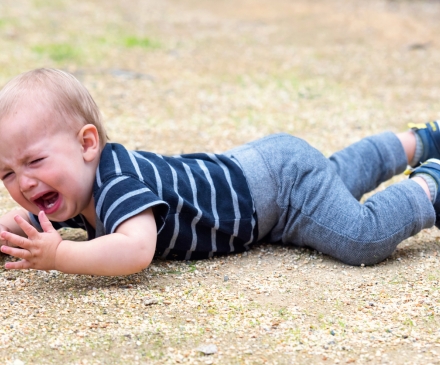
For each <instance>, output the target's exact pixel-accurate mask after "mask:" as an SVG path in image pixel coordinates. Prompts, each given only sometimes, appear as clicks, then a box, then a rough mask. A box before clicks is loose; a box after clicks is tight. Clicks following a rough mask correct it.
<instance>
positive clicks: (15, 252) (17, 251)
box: [1, 246, 30, 259]
mask: <svg viewBox="0 0 440 365" xmlns="http://www.w3.org/2000/svg"><path fill="white" fill-rule="evenodd" d="M1 251H2V252H3V253H5V254H7V255H11V256H14V257H17V258H19V259H28V258H29V256H30V252H29V251H28V250H23V249H21V248H15V247H9V246H2V248H1Z"/></svg>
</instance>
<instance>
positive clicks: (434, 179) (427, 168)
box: [409, 158, 440, 228]
mask: <svg viewBox="0 0 440 365" xmlns="http://www.w3.org/2000/svg"><path fill="white" fill-rule="evenodd" d="M416 176H417V177H421V178H422V179H423V180H425V181H426V184H427V185H428V188H429V192H430V194H431V200H432V204H433V205H434V210H435V226H436V227H437V228H440V193H439V186H440V160H438V159H435V158H431V159H429V160H427V161H426V162H424V163H422V164H421V165H420V166H419V167H417V168H415V169H414V170H413V171H412V173H411V174H410V175H409V177H410V178H413V177H416Z"/></svg>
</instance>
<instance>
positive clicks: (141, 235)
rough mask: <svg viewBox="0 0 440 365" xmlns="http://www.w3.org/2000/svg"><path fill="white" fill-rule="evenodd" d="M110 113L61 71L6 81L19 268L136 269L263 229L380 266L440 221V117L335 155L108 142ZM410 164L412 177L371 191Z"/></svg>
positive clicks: (3, 163) (258, 234) (301, 149)
mask: <svg viewBox="0 0 440 365" xmlns="http://www.w3.org/2000/svg"><path fill="white" fill-rule="evenodd" d="M101 119H102V118H101V115H100V112H99V109H98V107H97V106H96V104H95V102H94V101H93V99H92V97H91V96H90V94H89V93H88V91H87V90H86V89H85V87H84V86H83V85H81V83H80V82H79V81H78V80H76V79H75V78H74V77H73V76H72V75H70V74H68V73H66V72H63V71H60V70H56V69H37V70H32V71H29V72H27V73H24V74H21V75H19V76H17V77H15V78H14V79H12V80H11V81H10V82H9V83H7V84H6V85H5V86H4V88H3V89H2V90H1V92H0V126H1V130H2V133H1V135H0V177H1V179H2V181H3V183H4V185H5V187H6V189H7V190H8V192H9V194H10V195H11V197H12V198H13V199H14V200H15V201H16V202H17V203H18V204H19V205H20V206H21V208H20V209H17V210H14V211H11V212H9V213H7V214H5V215H4V216H2V217H1V218H0V231H1V234H0V238H1V241H0V242H1V244H2V246H1V251H2V252H3V253H6V254H9V255H12V256H15V257H17V258H20V259H21V260H20V261H16V262H8V263H6V265H5V266H6V268H7V269H29V268H32V269H40V270H59V271H62V272H65V273H77V274H93V275H126V274H131V273H135V272H138V271H141V270H142V269H144V268H146V267H147V266H148V265H149V264H150V262H151V260H152V259H153V257H154V256H156V257H161V258H166V259H182V260H190V259H191V260H194V259H203V258H209V257H212V256H215V255H223V254H228V253H232V252H243V251H245V250H248V249H249V248H250V247H251V246H252V244H254V243H256V242H258V241H264V242H279V243H281V244H284V245H293V246H297V247H304V246H306V247H311V248H314V249H316V250H318V251H320V252H323V253H325V254H328V255H330V256H333V257H335V258H337V259H339V260H341V261H343V262H345V263H347V264H351V265H361V264H365V265H371V264H375V263H377V262H380V261H381V260H383V259H385V258H386V257H388V256H389V255H390V254H391V253H392V252H393V251H394V249H395V248H396V246H397V244H399V243H400V242H401V241H402V240H404V239H406V238H408V237H410V236H411V235H414V234H416V233H417V232H419V231H420V230H422V229H423V228H427V227H431V226H433V225H434V224H435V223H436V219H437V218H436V217H437V214H436V211H439V208H440V204H439V202H440V194H438V185H439V182H440V161H438V160H436V159H437V158H440V131H439V124H438V123H437V122H432V123H428V124H426V125H425V124H423V125H418V126H414V127H413V129H412V130H409V131H406V132H403V133H400V134H397V135H396V134H394V133H391V132H387V133H382V134H379V135H376V136H372V137H368V138H366V139H363V140H361V141H359V142H357V143H355V144H354V145H352V146H350V147H348V148H346V149H344V150H342V151H340V152H338V153H336V154H334V155H333V156H332V157H330V158H329V159H327V158H325V157H324V156H323V155H322V154H321V153H319V152H318V151H317V150H316V149H314V148H312V147H311V146H310V145H308V144H307V143H306V142H305V141H303V140H301V139H298V138H295V137H292V136H289V135H286V134H276V135H271V136H268V137H266V138H263V139H260V140H258V141H254V142H251V143H249V144H246V145H243V146H240V147H237V148H235V149H233V150H230V151H227V152H225V153H223V154H212V153H196V154H186V155H179V156H173V157H167V156H161V155H158V154H155V153H149V152H140V151H128V150H127V149H125V148H124V147H123V146H122V145H120V144H117V143H109V142H108V141H107V136H106V133H105V130H104V127H103V125H102V120H101ZM424 161H426V162H424ZM421 162H424V163H423V164H421ZM407 164H410V165H411V166H413V167H416V168H415V169H414V170H413V171H412V172H411V175H410V179H407V180H405V181H403V182H400V183H397V184H394V185H392V186H390V187H388V188H387V189H385V190H384V191H382V192H380V193H377V194H375V195H373V196H372V197H371V198H369V199H368V200H367V201H366V202H365V203H364V204H361V203H359V199H360V198H361V197H362V195H363V194H364V193H366V192H368V191H371V190H373V189H375V188H376V187H377V186H378V185H379V184H380V183H382V182H383V181H385V180H387V179H389V178H391V177H392V176H394V175H396V174H398V173H401V172H403V171H404V170H405V168H406V167H407ZM437 223H439V224H440V221H439V220H437ZM61 227H74V228H83V229H85V230H87V234H88V241H85V242H72V241H67V240H63V239H62V237H61V235H60V234H59V233H58V231H57V229H59V228H61Z"/></svg>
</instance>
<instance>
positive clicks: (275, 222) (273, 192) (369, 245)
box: [231, 134, 435, 265]
mask: <svg viewBox="0 0 440 365" xmlns="http://www.w3.org/2000/svg"><path fill="white" fill-rule="evenodd" d="M231 155H232V156H234V157H235V158H236V159H237V160H238V161H239V162H240V164H241V166H242V168H243V170H244V173H245V175H246V178H247V179H248V183H249V187H250V189H251V193H252V195H253V197H254V201H255V207H256V211H257V218H258V224H259V226H260V221H261V222H264V226H265V227H269V226H270V227H269V228H268V231H267V232H261V234H260V235H259V237H260V236H261V235H264V236H265V240H266V241H271V242H277V241H281V242H283V243H284V244H292V245H295V246H299V247H303V246H307V247H311V248H314V249H316V250H318V251H320V252H323V253H325V254H327V255H330V256H333V257H335V258H337V259H339V260H341V261H343V262H345V263H347V264H351V265H360V264H365V265H371V264H375V263H377V262H380V261H382V260H384V259H385V258H386V257H388V256H389V255H390V254H391V253H392V252H393V251H394V250H395V248H396V246H397V245H398V244H399V243H400V242H401V241H403V240H404V239H406V238H408V237H410V236H412V235H414V234H416V233H418V232H419V231H420V230H422V229H423V228H428V227H432V226H433V225H434V222H435V212H434V209H433V207H432V204H431V202H430V201H429V199H428V198H427V196H426V194H425V192H424V191H423V189H422V188H421V187H420V186H419V185H418V184H417V183H415V182H413V181H411V180H405V181H403V182H401V183H398V184H394V185H393V186H390V187H388V188H387V189H385V190H384V191H382V192H379V193H377V194H375V195H373V196H372V197H371V198H370V199H368V200H367V201H366V202H365V203H364V204H361V203H359V202H358V201H357V200H356V198H355V197H354V196H353V195H352V193H351V191H350V190H349V189H348V188H347V186H346V185H345V182H344V181H343V180H342V179H341V178H340V176H339V175H338V174H337V172H336V171H337V170H335V167H334V166H335V165H334V162H331V161H330V160H329V159H326V158H325V157H324V156H323V155H322V154H321V153H320V152H319V151H317V150H316V149H314V148H313V147H311V146H310V145H308V144H307V143H306V142H305V141H303V140H301V139H298V138H295V137H292V136H289V135H285V134H281V135H273V136H270V137H267V138H264V139H262V140H259V141H256V142H253V143H251V144H249V145H246V146H245V147H244V148H242V149H241V150H237V151H232V153H231ZM374 156H380V154H376V155H374V154H373V156H371V158H369V160H368V163H370V164H372V165H373V166H375V165H377V164H380V163H382V161H381V159H374V158H375V157H374ZM376 158H377V157H376ZM378 168H379V167H378ZM342 171H343V174H345V175H348V174H349V171H348V170H347V168H345V169H342ZM368 179H369V178H368ZM368 184H369V183H367V184H365V185H368ZM354 185H355V184H353V186H354ZM358 190H359V189H358ZM269 223H270V224H269Z"/></svg>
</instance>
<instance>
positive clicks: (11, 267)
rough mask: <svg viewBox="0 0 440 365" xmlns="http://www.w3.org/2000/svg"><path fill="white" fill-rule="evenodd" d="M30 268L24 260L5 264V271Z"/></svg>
mask: <svg viewBox="0 0 440 365" xmlns="http://www.w3.org/2000/svg"><path fill="white" fill-rule="evenodd" d="M30 268H31V263H30V262H29V261H26V260H21V261H16V262H7V263H6V264H5V269H8V270H26V269H30Z"/></svg>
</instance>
